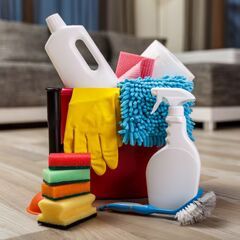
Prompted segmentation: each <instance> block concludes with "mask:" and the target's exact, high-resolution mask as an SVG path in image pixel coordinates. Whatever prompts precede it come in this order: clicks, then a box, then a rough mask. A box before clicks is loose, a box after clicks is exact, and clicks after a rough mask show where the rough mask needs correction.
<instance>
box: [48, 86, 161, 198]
mask: <svg viewBox="0 0 240 240" xmlns="http://www.w3.org/2000/svg"><path fill="white" fill-rule="evenodd" d="M71 96H72V89H69V88H63V89H58V88H48V89H47V97H48V127H49V152H50V153H53V152H62V151H63V138H64V131H65V124H66V118H67V112H68V104H69V102H70V100H71ZM157 150H158V148H157V147H152V148H146V147H138V146H134V147H132V146H130V145H123V146H122V147H120V148H119V163H118V167H117V169H115V170H111V169H109V168H108V169H107V171H106V173H105V174H104V175H103V176H98V175H97V174H95V172H94V171H93V170H91V192H92V193H93V194H95V195H96V197H97V198H98V199H117V198H118V199H123V198H144V197H147V188H146V176H145V171H146V166H147V163H148V160H149V159H150V157H151V156H152V155H153V154H154V153H155V152H156V151H157Z"/></svg>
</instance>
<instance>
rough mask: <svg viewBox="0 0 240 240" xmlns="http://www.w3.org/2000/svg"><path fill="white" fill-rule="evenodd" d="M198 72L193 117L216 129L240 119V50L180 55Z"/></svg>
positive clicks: (187, 64) (207, 127)
mask: <svg viewBox="0 0 240 240" xmlns="http://www.w3.org/2000/svg"><path fill="white" fill-rule="evenodd" d="M177 57H178V58H179V59H180V60H181V61H182V62H183V63H184V64H185V65H186V66H187V67H188V68H189V69H190V70H191V71H192V72H193V73H194V74H195V76H196V79H195V80H194V83H195V88H194V94H195V96H196V98H197V101H196V107H194V108H193V113H192V118H193V119H194V121H196V122H203V123H204V129H206V130H210V131H212V130H214V129H215V128H216V125H217V123H218V122H227V121H239V120H240V72H239V69H240V50H239V49H214V50H202V51H191V52H183V53H180V54H177Z"/></svg>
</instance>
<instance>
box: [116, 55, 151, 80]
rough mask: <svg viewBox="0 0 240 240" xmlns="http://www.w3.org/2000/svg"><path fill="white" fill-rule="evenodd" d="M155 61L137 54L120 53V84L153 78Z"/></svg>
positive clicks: (118, 72)
mask: <svg viewBox="0 0 240 240" xmlns="http://www.w3.org/2000/svg"><path fill="white" fill-rule="evenodd" d="M154 61H155V60H154V59H151V58H146V57H142V56H139V55H136V54H132V53H127V52H120V55H119V59H118V64H117V68H116V75H117V77H118V80H119V82H121V81H123V80H124V79H127V78H128V79H133V78H138V77H142V78H144V77H146V76H151V75H152V72H153V67H154Z"/></svg>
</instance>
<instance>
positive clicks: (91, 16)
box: [0, 0, 240, 130]
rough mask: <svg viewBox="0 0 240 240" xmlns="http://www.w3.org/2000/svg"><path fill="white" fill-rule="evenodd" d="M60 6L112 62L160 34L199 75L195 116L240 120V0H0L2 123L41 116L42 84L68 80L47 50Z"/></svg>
mask: <svg viewBox="0 0 240 240" xmlns="http://www.w3.org/2000/svg"><path fill="white" fill-rule="evenodd" d="M56 12H58V13H59V14H60V15H61V16H62V18H63V19H64V20H65V22H66V23H67V24H82V25H84V26H85V28H86V29H87V30H88V31H90V32H91V36H92V38H93V40H94V41H95V43H96V44H97V46H98V47H99V49H100V50H101V52H102V53H103V55H104V57H105V58H106V59H107V61H108V62H109V63H110V65H111V66H112V68H113V69H115V67H116V63H117V59H118V55H119V52H120V51H128V52H132V53H136V54H141V52H142V51H143V50H144V49H145V48H146V47H147V46H148V45H149V44H150V43H151V42H152V41H153V40H154V39H158V40H159V41H161V42H162V43H164V44H165V45H166V46H167V47H168V48H169V50H171V51H172V52H174V53H176V56H177V57H178V58H179V59H180V60H181V61H182V62H183V63H184V64H186V65H187V67H188V68H189V69H190V70H191V71H192V72H193V74H194V75H195V76H196V80H195V90H194V94H195V95H196V97H197V105H196V107H195V109H196V110H194V112H193V119H194V120H195V121H196V122H202V123H203V124H204V126H205V128H206V129H209V130H213V129H215V128H216V123H217V122H229V121H232V122H233V121H239V120H240V92H239V89H240V73H239V66H240V65H239V64H240V51H239V50H238V48H239V47H240V0H201V1H197V0H148V1H146V0H117V1H116V0H51V1H49V0H0V86H2V87H1V88H0V94H1V96H3V100H2V101H0V111H3V112H2V113H3V114H2V115H1V116H5V117H1V118H0V123H2V124H8V123H16V122H36V121H43V119H44V116H45V115H46V114H45V111H46V110H45V109H46V108H45V105H46V96H45V95H44V88H46V87H49V86H53V87H59V86H62V85H61V81H60V80H59V78H58V76H57V74H56V72H55V70H54V68H53V66H52V65H51V63H50V61H49V59H48V57H47V56H46V54H45V51H44V45H45V43H46V41H47V39H48V37H49V32H48V29H47V27H46V24H45V18H46V17H47V16H49V15H51V14H53V13H56ZM79 48H82V46H79ZM81 52H83V53H84V56H85V59H86V61H87V62H88V63H89V64H90V65H94V63H95V62H94V59H92V56H90V55H89V53H88V52H87V51H86V50H84V49H82V51H81ZM23 82H24V83H25V85H24V86H25V87H24V88H20V89H19V91H18V92H17V93H16V91H15V89H16V87H19V86H21V85H22V84H23ZM10 96H11V97H10ZM12 96H14V98H13V97H12ZM33 109H34V110H33ZM12 110H14V111H12ZM32 111H33V112H32ZM34 111H35V112H34ZM11 112H13V113H14V115H12V113H11ZM23 112H24V114H23ZM18 113H19V114H18Z"/></svg>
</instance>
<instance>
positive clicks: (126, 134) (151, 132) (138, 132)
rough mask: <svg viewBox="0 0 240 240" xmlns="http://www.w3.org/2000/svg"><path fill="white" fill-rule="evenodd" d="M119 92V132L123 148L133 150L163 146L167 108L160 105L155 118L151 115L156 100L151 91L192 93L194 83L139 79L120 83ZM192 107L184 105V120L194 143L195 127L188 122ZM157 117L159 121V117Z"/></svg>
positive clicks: (161, 79) (176, 79)
mask: <svg viewBox="0 0 240 240" xmlns="http://www.w3.org/2000/svg"><path fill="white" fill-rule="evenodd" d="M118 87H119V88H120V93H121V94H120V104H121V122H120V127H121V130H120V131H119V134H120V135H121V136H122V141H123V143H124V144H130V145H132V146H134V145H138V146H145V147H152V146H162V145H164V144H165V138H166V135H167V134H166V128H167V123H166V121H165V119H166V117H167V115H168V104H167V103H164V102H163V103H161V105H160V106H159V108H158V110H157V111H156V112H155V113H154V114H150V113H151V111H152V108H153V106H154V104H155V102H156V97H155V96H152V94H151V89H152V88H155V87H162V88H182V89H185V90H187V91H189V92H191V91H192V90H193V82H192V81H189V80H187V79H186V78H185V77H181V76H175V77H169V76H165V77H163V78H160V79H152V78H149V77H147V78H144V79H142V78H138V79H132V80H128V79H126V80H125V81H123V82H121V83H119V84H118ZM192 105H193V103H190V102H187V103H185V104H184V115H185V117H186V123H187V132H188V135H189V137H190V139H191V140H194V138H193V135H192V130H193V128H194V123H193V121H192V120H191V118H190V113H191V112H192V109H191V106H192ZM159 116H160V117H159Z"/></svg>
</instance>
